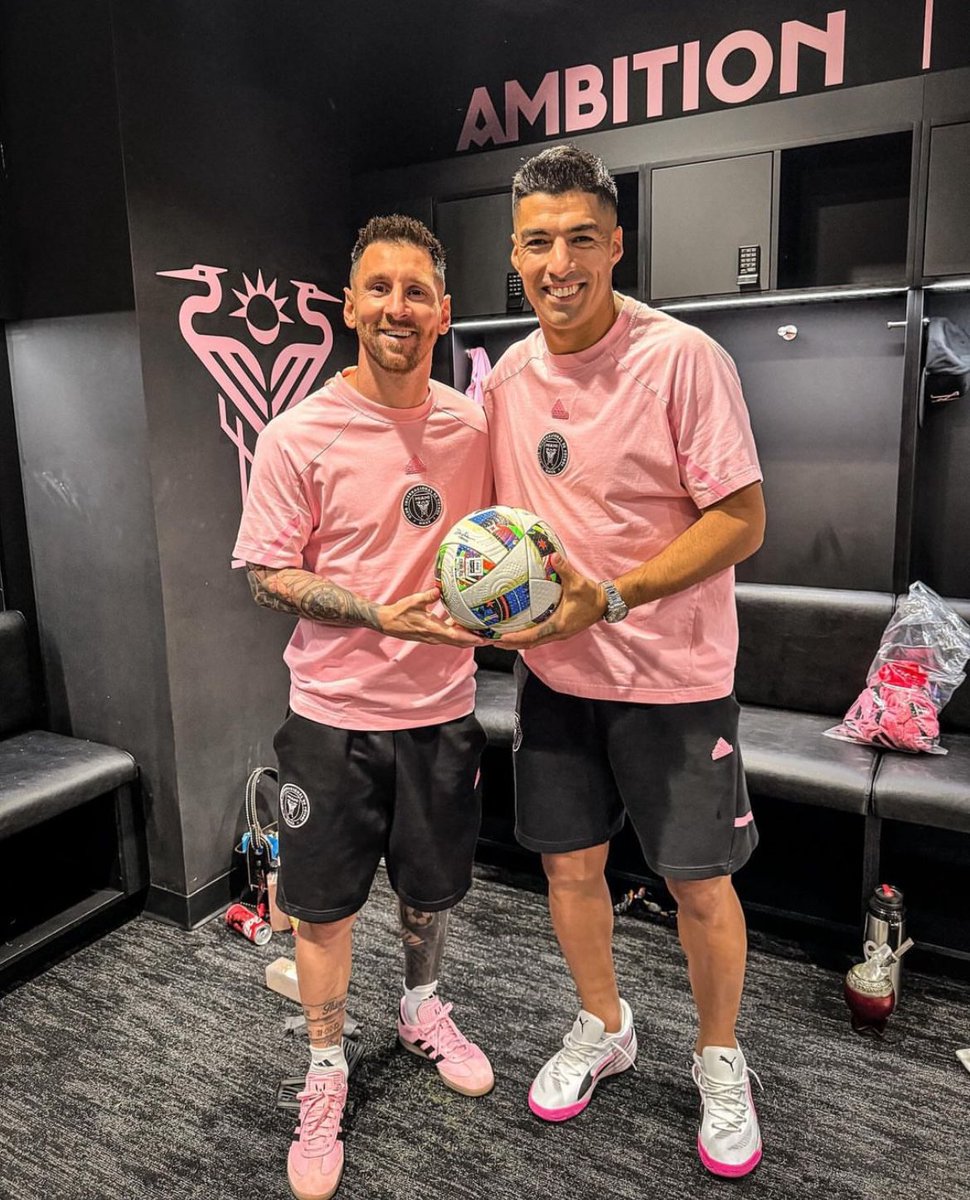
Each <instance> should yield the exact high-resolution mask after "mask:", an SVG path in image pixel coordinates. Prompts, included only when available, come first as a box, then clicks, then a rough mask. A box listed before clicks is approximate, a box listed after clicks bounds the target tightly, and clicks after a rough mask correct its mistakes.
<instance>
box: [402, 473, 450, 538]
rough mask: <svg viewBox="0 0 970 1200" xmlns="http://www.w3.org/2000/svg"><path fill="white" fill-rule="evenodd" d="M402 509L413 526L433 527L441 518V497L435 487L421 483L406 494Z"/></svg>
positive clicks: (421, 527)
mask: <svg viewBox="0 0 970 1200" xmlns="http://www.w3.org/2000/svg"><path fill="white" fill-rule="evenodd" d="M401 508H402V509H403V510H404V515H405V516H406V517H407V519H408V520H409V521H410V522H411V524H412V525H417V526H418V528H419V529H423V528H425V526H427V525H433V524H434V523H435V521H437V519H438V518H439V517H440V516H441V497H440V496H439V495H438V493H437V492H436V491H435V490H434V488H433V487H428V486H427V484H424V483H419V484H418V485H417V486H416V487H413V488H409V489H408V491H407V492H405V494H404V499H403V500H402V501H401Z"/></svg>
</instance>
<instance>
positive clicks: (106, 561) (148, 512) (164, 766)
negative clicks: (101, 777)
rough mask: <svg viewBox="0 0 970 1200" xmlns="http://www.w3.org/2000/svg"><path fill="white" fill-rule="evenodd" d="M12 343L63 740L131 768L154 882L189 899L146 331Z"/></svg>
mask: <svg viewBox="0 0 970 1200" xmlns="http://www.w3.org/2000/svg"><path fill="white" fill-rule="evenodd" d="M7 339H8V345H9V354H10V369H11V377H12V383H13V393H14V402H15V410H16V421H17V432H18V439H19V445H20V457H21V462H22V473H23V481H24V493H25V500H26V507H27V519H28V526H29V530H30V545H31V554H32V559H33V572H34V583H35V591H36V595H37V610H38V614H39V624H40V640H41V652H42V656H43V661H44V674H45V683H46V690H47V694H48V699H49V704H50V715H51V721H52V727H53V728H54V729H56V730H58V731H60V732H63V733H72V734H74V735H76V736H78V737H87V738H92V739H93V740H95V741H102V742H107V743H108V744H110V745H116V746H120V747H122V748H123V749H126V750H129V751H130V752H131V753H132V754H133V755H134V757H135V759H136V761H137V762H138V765H139V768H140V771H141V779H142V787H143V791H144V796H145V799H146V803H147V811H148V821H149V842H150V847H149V848H150V853H151V869H152V876H153V879H154V880H155V881H156V882H158V883H160V884H161V885H162V886H166V887H171V888H175V889H181V887H182V882H183V878H184V875H183V864H182V850H183V847H182V837H181V832H180V823H179V818H178V809H177V797H176V789H175V769H174V758H173V754H172V722H171V705H170V700H169V691H168V674H167V668H166V635H165V628H164V625H163V623H162V621H161V619H160V615H161V585H160V580H159V570H158V547H157V539H156V536H155V518H154V513H153V510H152V494H151V480H150V478H149V473H148V439H147V430H146V427H145V406H144V396H143V394H142V386H141V369H140V362H139V356H138V335H137V331H136V328H135V318H134V315H133V314H130V313H114V314H102V315H100V316H89V317H70V318H60V319H58V320H51V321H29V322H22V323H18V324H14V325H11V326H9V327H8V329H7Z"/></svg>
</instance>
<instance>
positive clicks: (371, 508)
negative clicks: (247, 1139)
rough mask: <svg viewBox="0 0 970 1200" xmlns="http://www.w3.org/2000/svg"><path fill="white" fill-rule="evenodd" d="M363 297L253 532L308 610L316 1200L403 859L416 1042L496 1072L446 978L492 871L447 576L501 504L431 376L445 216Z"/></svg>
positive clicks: (471, 1079) (304, 712)
mask: <svg viewBox="0 0 970 1200" xmlns="http://www.w3.org/2000/svg"><path fill="white" fill-rule="evenodd" d="M344 294H345V303H344V320H345V322H346V324H347V325H348V326H349V327H350V328H351V329H354V330H356V332H357V338H358V356H357V363H356V366H354V367H351V368H349V369H348V370H346V371H345V372H343V373H342V374H341V375H339V376H337V377H336V378H335V379H334V380H331V381H330V382H329V383H328V384H326V385H325V386H324V387H323V388H322V389H321V390H320V391H318V392H316V393H314V394H313V395H311V396H308V397H307V398H306V399H305V400H304V401H303V402H302V403H301V404H300V405H299V406H298V407H297V408H295V409H293V410H292V411H289V412H286V413H283V414H282V415H281V416H279V417H276V418H275V419H274V420H273V421H271V422H270V424H269V425H267V427H266V429H265V430H264V432H263V433H262V434H261V436H260V438H259V442H258V445H257V449H256V455H255V460H254V462H253V470H252V479H251V482H250V489H249V495H248V498H247V501H246V506H245V510H244V512H243V518H242V524H241V527H240V530H239V537H238V540H237V542H236V547H235V555H236V557H239V558H243V559H245V561H246V562H247V564H248V567H249V578H250V583H251V586H252V590H253V596H254V598H255V600H256V602H257V603H258V604H261V605H263V606H265V607H267V608H270V609H275V610H277V611H279V612H284V613H289V614H293V615H295V616H298V617H299V618H300V619H299V622H298V623H297V626H296V629H295V630H294V633H293V636H292V637H291V639H290V642H289V645H288V646H287V649H286V653H285V656H284V657H285V661H286V663H287V665H288V666H289V668H290V676H291V687H290V709H291V712H290V715H289V716H288V717H287V719H286V720H285V721H284V722H283V725H282V727H281V728H280V729H279V731H278V732H277V734H276V738H275V743H274V744H275V747H276V752H277V756H278V759H279V781H280V876H279V885H278V892H277V897H278V902H279V905H280V908H282V909H283V911H284V912H286V913H289V914H290V915H291V916H293V917H297V918H299V928H298V931H297V938H296V967H297V976H298V979H299V985H300V998H301V1001H302V1004H303V1010H304V1013H305V1014H306V1021H307V1030H308V1033H309V1039H310V1060H311V1061H310V1069H309V1072H308V1074H307V1077H306V1085H305V1088H304V1090H303V1091H302V1092H301V1094H300V1116H299V1123H298V1125H297V1130H296V1133H295V1135H294V1140H293V1143H292V1145H291V1147H290V1151H289V1158H288V1176H289V1181H290V1187H291V1188H292V1190H293V1193H294V1195H296V1196H297V1197H298V1200H327V1198H328V1197H330V1196H332V1195H333V1193H334V1192H335V1191H336V1189H337V1186H338V1184H339V1182H340V1175H341V1172H342V1170H343V1159H344V1151H343V1141H342V1135H341V1115H342V1113H343V1108H344V1103H345V1100H346V1095H347V1062H346V1059H345V1057H344V1054H343V1050H342V1048H341V1032H342V1029H343V1024H344V1012H345V1007H346V1000H347V987H348V981H349V979H350V971H351V931H352V927H353V924H354V919H355V916H356V914H357V912H358V910H359V909H360V908H361V906H362V905H363V904H364V902H365V900H366V899H367V895H368V891H369V889H370V886H371V883H372V881H373V878H374V874H375V872H376V870H377V866H378V863H379V861H380V859H381V857H382V856H384V857H385V860H386V866H387V873H388V879H389V881H390V883H391V886H392V888H393V889H394V891H395V892H396V894H397V896H398V899H399V902H400V915H401V923H402V937H403V941H404V959H405V973H404V995H403V997H402V999H401V1002H400V1007H399V1011H398V1021H397V1027H398V1036H399V1038H400V1040H401V1042H402V1043H403V1044H404V1046H405V1047H406V1048H407V1049H408V1050H411V1051H413V1052H414V1053H415V1054H417V1055H420V1056H421V1057H424V1058H426V1059H428V1060H430V1061H431V1062H432V1063H434V1064H435V1066H436V1068H437V1071H438V1073H439V1075H440V1077H441V1079H442V1081H443V1082H444V1083H445V1084H447V1085H448V1086H449V1087H451V1088H454V1089H455V1090H457V1091H459V1092H463V1093H464V1094H466V1095H469V1096H481V1095H484V1094H485V1093H486V1092H488V1091H489V1090H490V1089H491V1088H492V1086H493V1082H494V1081H493V1076H492V1069H491V1066H490V1064H489V1061H488V1059H487V1058H486V1056H485V1055H484V1054H483V1052H482V1051H481V1050H480V1049H479V1047H478V1046H476V1045H475V1044H474V1043H472V1042H470V1041H468V1040H467V1039H466V1038H465V1037H464V1036H463V1034H462V1033H461V1032H460V1030H459V1029H458V1027H457V1025H456V1024H455V1022H454V1020H453V1019H452V1017H451V1015H450V1014H451V1008H452V1006H451V1004H444V1003H442V1001H441V998H440V997H439V996H438V993H437V980H438V968H439V964H440V961H441V955H442V950H443V946H444V937H445V930H446V927H447V918H448V912H449V910H450V909H451V908H452V907H453V906H454V905H455V904H456V903H457V902H458V901H459V900H460V899H461V898H462V896H463V895H464V894H465V892H466V891H467V890H468V888H469V886H470V883H471V867H472V856H473V852H474V847H475V841H476V838H477V834H478V827H479V818H480V813H479V807H478V804H477V802H476V797H475V788H474V783H475V775H476V771H477V766H478V758H479V755H480V752H481V750H482V747H483V745H484V742H485V737H484V734H483V732H482V729H481V727H480V726H479V724H478V722H477V721H476V719H475V716H474V712H473V709H474V704H475V680H474V670H475V667H474V661H473V655H472V652H473V647H474V646H475V645H477V644H478V639H477V638H476V637H475V636H474V635H473V634H471V633H469V632H467V631H466V630H463V629H460V628H458V627H457V626H455V625H453V624H451V623H450V622H447V621H445V620H442V619H441V618H440V617H439V616H438V615H437V614H436V612H435V610H434V609H435V603H436V601H437V600H438V592H437V590H436V589H434V588H429V587H428V584H429V581H430V579H431V577H432V571H433V565H434V558H435V553H436V551H437V548H438V544H439V542H440V540H441V536H442V533H443V531H445V530H447V529H448V528H449V527H450V526H451V525H452V524H453V523H454V522H455V521H457V520H458V519H459V518H460V517H462V516H464V515H465V514H466V513H468V512H469V511H471V510H473V509H477V508H481V507H483V506H484V505H485V504H487V503H489V502H490V499H491V490H492V478H491V467H490V460H489V451H488V438H487V433H486V428H485V420H484V416H483V414H482V411H481V409H480V408H479V407H478V406H477V405H475V404H473V403H472V402H471V401H470V400H468V399H467V398H466V397H464V396H462V395H460V394H459V393H457V392H455V391H453V390H452V389H451V388H447V387H445V386H443V385H442V384H439V383H437V382H434V381H432V380H431V379H430V373H431V354H432V350H433V348H434V344H435V342H436V341H437V339H438V337H440V335H441V334H443V333H445V332H446V331H447V329H448V327H449V323H450V315H451V311H450V297H448V296H447V295H446V294H445V286H444V252H443V250H442V248H441V245H440V243H439V242H438V241H437V239H436V238H435V237H434V236H433V235H432V234H431V233H430V231H429V230H428V229H426V228H425V226H424V225H422V224H421V223H420V222H419V221H415V220H412V219H411V218H409V217H399V216H392V217H376V218H374V219H372V220H371V221H369V222H368V223H367V225H366V226H365V227H364V228H363V229H362V230H361V231H360V235H359V237H358V240H357V244H356V245H355V247H354V250H353V254H352V256H351V272H350V286H349V287H348V288H346V289H345V293H344Z"/></svg>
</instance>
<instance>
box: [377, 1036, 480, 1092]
mask: <svg viewBox="0 0 970 1200" xmlns="http://www.w3.org/2000/svg"><path fill="white" fill-rule="evenodd" d="M397 1040H398V1041H399V1042H400V1043H401V1045H402V1046H403V1047H404V1049H405V1050H409V1051H410V1052H411V1053H412V1054H413V1055H415V1056H416V1057H417V1058H421V1059H424V1061H425V1062H431V1059H430V1058H428V1056H427V1054H425V1052H424V1051H423V1050H422V1049H421V1048H420V1047H419V1046H416V1045H415V1044H414V1043H413V1042H406V1041H405V1040H404V1038H402V1037H401V1035H400V1034H398V1038H397ZM431 1065H432V1066H433V1067H435V1069H436V1070H437V1063H431ZM438 1076H439V1078H440V1079H441V1082H442V1083H443V1084H444V1085H445V1086H446V1087H450V1088H451V1090H452V1091H453V1092H461V1094H462V1095H463V1096H487V1095H488V1093H489V1092H490V1091H491V1090H492V1088H493V1087H495V1080H494V1078H493V1079H490V1080H489V1082H488V1083H487V1084H483V1085H482V1086H481V1087H477V1088H470V1087H462V1085H461V1084H460V1083H455V1081H454V1080H453V1079H449V1078H448V1076H447V1075H445V1073H444V1072H443V1071H438Z"/></svg>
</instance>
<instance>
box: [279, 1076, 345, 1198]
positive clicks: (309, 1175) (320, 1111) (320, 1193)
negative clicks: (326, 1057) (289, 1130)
mask: <svg viewBox="0 0 970 1200" xmlns="http://www.w3.org/2000/svg"><path fill="white" fill-rule="evenodd" d="M297 1099H298V1100H299V1101H300V1121H299V1124H298V1125H297V1127H296V1131H295V1133H294V1135H293V1142H292V1144H291V1145H290V1153H289V1156H288V1158H287V1160H286V1174H287V1178H288V1179H289V1181H290V1190H291V1191H292V1193H293V1195H294V1196H296V1200H330V1197H331V1196H332V1195H333V1194H334V1192H335V1191H336V1190H337V1185H338V1184H339V1183H340V1176H341V1175H342V1174H343V1169H344V1143H343V1130H342V1129H341V1127H340V1118H341V1117H342V1116H343V1112H344V1104H345V1103H346V1100H347V1079H346V1077H345V1076H344V1073H343V1071H339V1070H337V1071H327V1072H326V1074H321V1073H319V1072H316V1071H311V1072H310V1073H309V1075H307V1077H306V1086H305V1087H304V1089H303V1091H302V1092H300V1094H299V1096H297Z"/></svg>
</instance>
